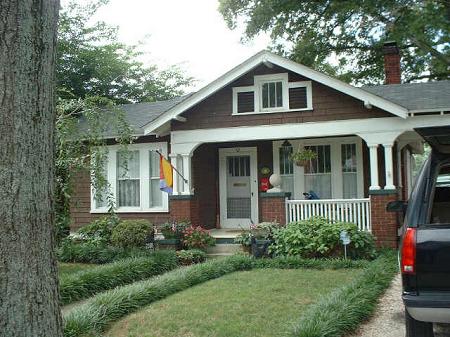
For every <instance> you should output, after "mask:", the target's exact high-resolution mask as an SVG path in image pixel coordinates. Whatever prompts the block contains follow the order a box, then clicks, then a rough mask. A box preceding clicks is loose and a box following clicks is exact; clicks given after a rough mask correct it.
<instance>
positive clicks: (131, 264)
mask: <svg viewBox="0 0 450 337" xmlns="http://www.w3.org/2000/svg"><path fill="white" fill-rule="evenodd" d="M177 266H178V260H177V256H176V254H175V252H173V251H161V252H155V253H154V254H152V255H151V256H148V257H140V258H129V259H124V260H120V261H117V262H114V263H110V264H105V265H100V266H97V267H95V268H91V269H87V270H84V271H81V272H78V273H75V274H69V275H67V274H65V275H61V277H60V298H61V303H62V304H64V305H65V304H69V303H72V302H74V301H78V300H81V299H85V298H88V297H89V296H92V295H94V294H96V293H99V292H101V291H105V290H108V289H112V288H114V287H117V286H122V285H125V284H130V283H132V282H136V281H139V280H143V279H146V278H150V277H152V276H155V275H159V274H162V273H164V272H167V271H169V270H172V269H175V268H176V267H177Z"/></svg>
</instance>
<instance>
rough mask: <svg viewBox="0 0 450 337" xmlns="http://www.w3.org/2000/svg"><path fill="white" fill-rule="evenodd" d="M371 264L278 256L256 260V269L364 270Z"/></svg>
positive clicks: (364, 261) (355, 261)
mask: <svg viewBox="0 0 450 337" xmlns="http://www.w3.org/2000/svg"><path fill="white" fill-rule="evenodd" d="M369 263H370V262H369V261H367V260H344V259H302V258H299V257H296V256H278V257H275V258H272V259H254V260H253V267H254V268H278V269H300V268H304V269H319V270H320V269H345V268H364V267H366V266H367V265H368V264H369Z"/></svg>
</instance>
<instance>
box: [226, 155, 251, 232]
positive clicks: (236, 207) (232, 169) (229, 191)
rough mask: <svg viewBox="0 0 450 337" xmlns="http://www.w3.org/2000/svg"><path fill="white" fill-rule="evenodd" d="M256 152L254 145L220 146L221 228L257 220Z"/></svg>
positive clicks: (233, 226)
mask: <svg viewBox="0 0 450 337" xmlns="http://www.w3.org/2000/svg"><path fill="white" fill-rule="evenodd" d="M256 153H257V152H256V148H255V147H241V148H224V149H219V162H220V226H221V228H236V229H239V228H246V229H248V228H250V224H251V223H257V222H258V184H257V173H258V171H257V158H256Z"/></svg>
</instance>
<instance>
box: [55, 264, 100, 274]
mask: <svg viewBox="0 0 450 337" xmlns="http://www.w3.org/2000/svg"><path fill="white" fill-rule="evenodd" d="M96 266H97V265H95V264H88V263H59V264H58V272H59V275H60V276H64V275H70V274H74V273H77V272H80V271H83V270H88V269H91V268H94V267H96Z"/></svg>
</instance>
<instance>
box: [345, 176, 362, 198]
mask: <svg viewBox="0 0 450 337" xmlns="http://www.w3.org/2000/svg"><path fill="white" fill-rule="evenodd" d="M342 183H343V185H344V186H343V194H344V195H343V197H344V199H355V198H357V196H358V185H357V184H358V180H357V174H356V172H351V173H342Z"/></svg>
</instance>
